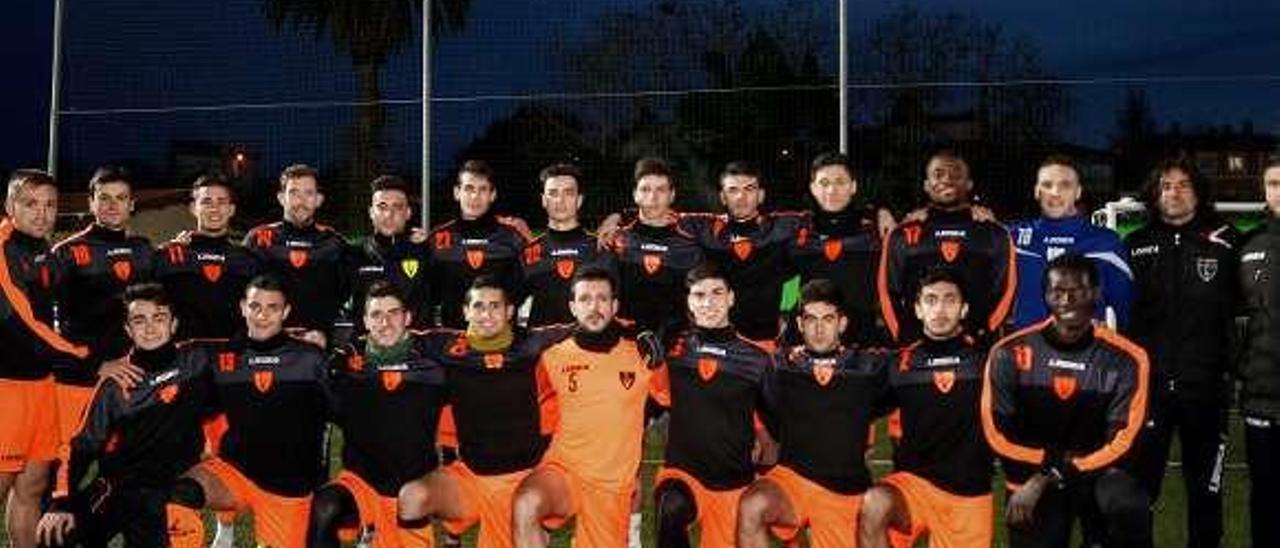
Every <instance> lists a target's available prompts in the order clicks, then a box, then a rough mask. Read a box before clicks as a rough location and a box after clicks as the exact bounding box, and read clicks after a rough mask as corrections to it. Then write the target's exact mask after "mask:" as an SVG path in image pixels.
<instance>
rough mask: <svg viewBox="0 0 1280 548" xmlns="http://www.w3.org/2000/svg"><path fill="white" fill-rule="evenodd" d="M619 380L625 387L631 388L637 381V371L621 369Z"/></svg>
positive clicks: (626, 388)
mask: <svg viewBox="0 0 1280 548" xmlns="http://www.w3.org/2000/svg"><path fill="white" fill-rule="evenodd" d="M618 382H620V383H622V388H623V389H625V390H631V387H632V386H633V385H635V383H636V372H635V371H619V372H618Z"/></svg>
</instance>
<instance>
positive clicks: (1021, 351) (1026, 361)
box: [1013, 344, 1033, 371]
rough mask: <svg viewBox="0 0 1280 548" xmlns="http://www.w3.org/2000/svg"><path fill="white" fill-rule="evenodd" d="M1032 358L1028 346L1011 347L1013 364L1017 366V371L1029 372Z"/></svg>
mask: <svg viewBox="0 0 1280 548" xmlns="http://www.w3.org/2000/svg"><path fill="white" fill-rule="evenodd" d="M1032 358H1033V355H1032V353H1031V347H1030V346H1027V345H1025V344H1020V345H1018V346H1015V347H1013V364H1014V365H1015V366H1017V368H1018V371H1030V370H1031V359H1032Z"/></svg>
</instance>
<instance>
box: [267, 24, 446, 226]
mask: <svg viewBox="0 0 1280 548" xmlns="http://www.w3.org/2000/svg"><path fill="white" fill-rule="evenodd" d="M263 1H264V4H263V10H264V12H265V13H266V15H267V18H268V19H269V20H270V21H271V23H272V24H273V25H274V26H275V27H276V29H277V30H283V29H284V28H286V27H292V28H294V29H297V30H307V31H312V32H314V34H315V36H316V37H317V38H319V37H322V36H324V35H326V34H327V35H328V36H329V38H330V39H331V40H332V41H333V45H334V46H335V47H336V48H337V49H338V50H339V51H341V52H343V53H345V54H347V55H350V56H351V61H352V64H353V65H354V66H355V70H356V77H357V82H358V86H359V90H360V91H359V93H360V104H359V107H358V109H359V111H358V115H357V119H356V124H355V143H354V144H355V156H354V158H353V160H354V161H353V162H352V163H351V165H350V166H349V169H350V174H349V175H350V180H351V181H355V182H356V184H363V183H365V182H368V181H369V180H370V179H372V178H373V176H374V175H375V174H376V173H377V172H378V171H379V169H380V163H381V158H380V153H381V150H380V149H381V145H380V139H379V137H380V134H381V132H382V126H383V121H384V120H383V111H382V104H381V102H380V101H379V99H381V97H380V83H379V73H380V70H381V68H382V65H383V64H384V63H386V61H387V58H388V57H390V56H391V55H392V54H395V53H396V52H398V51H399V50H400V49H401V48H403V47H405V46H406V45H408V44H412V43H414V27H415V23H416V22H417V21H418V20H419V19H420V14H421V13H422V11H421V10H422V6H423V2H427V5H429V6H430V9H431V10H432V11H431V23H432V24H431V31H432V32H431V36H432V37H433V39H434V38H435V37H438V36H440V35H442V34H446V33H451V32H458V31H460V30H462V29H463V28H464V27H465V26H466V14H467V11H468V9H469V8H470V6H471V0H434V1H433V0H263ZM361 194H363V193H359V192H353V193H351V194H350V195H349V196H348V197H349V198H355V197H359V196H361ZM342 203H343V204H346V205H347V208H346V209H347V210H348V211H346V212H344V213H350V212H351V211H352V210H354V211H356V212H357V213H356V215H357V217H356V218H357V219H358V218H359V217H358V215H359V213H358V212H359V211H360V210H361V209H362V208H360V207H359V206H358V204H359V201H358V200H350V199H348V200H342ZM353 206H354V207H353ZM344 216H345V215H344ZM348 220H350V219H348Z"/></svg>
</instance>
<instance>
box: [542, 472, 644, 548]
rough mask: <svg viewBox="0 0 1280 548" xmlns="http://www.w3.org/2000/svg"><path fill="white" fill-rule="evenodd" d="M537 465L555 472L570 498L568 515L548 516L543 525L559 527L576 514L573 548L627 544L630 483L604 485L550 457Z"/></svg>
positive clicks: (619, 547) (632, 488)
mask: <svg viewBox="0 0 1280 548" xmlns="http://www.w3.org/2000/svg"><path fill="white" fill-rule="evenodd" d="M539 469H541V470H546V471H549V472H552V473H556V474H559V475H560V477H561V478H563V479H564V482H565V484H567V485H568V486H569V496H570V497H572V499H573V500H572V503H571V504H572V508H573V509H572V510H570V513H569V515H567V516H555V517H553V518H549V519H547V520H544V522H543V525H545V526H547V527H549V528H551V529H559V528H560V527H562V526H564V523H565V522H566V521H568V520H569V518H570V517H573V516H577V521H576V522H575V524H574V528H573V546H574V547H575V548H577V547H581V548H593V547H597V546H599V547H601V548H609V547H617V548H621V547H625V546H626V545H627V535H628V533H629V531H628V530H627V529H628V528H627V526H628V523H629V520H630V517H631V493H632V491H633V490H634V486H627V487H626V488H625V489H623V490H622V491H614V490H611V489H606V488H604V487H602V486H600V485H596V484H594V483H592V482H590V481H587V480H584V479H582V477H581V476H579V475H577V474H574V473H573V471H572V470H570V469H569V468H568V467H566V466H564V465H562V464H560V463H557V462H554V461H548V462H544V463H543V464H542V465H541V466H539Z"/></svg>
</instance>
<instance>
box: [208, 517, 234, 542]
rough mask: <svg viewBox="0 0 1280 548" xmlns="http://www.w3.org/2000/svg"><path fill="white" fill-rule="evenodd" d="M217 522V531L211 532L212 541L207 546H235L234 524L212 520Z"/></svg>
mask: <svg viewBox="0 0 1280 548" xmlns="http://www.w3.org/2000/svg"><path fill="white" fill-rule="evenodd" d="M214 522H215V523H217V524H218V528H217V530H216V531H217V532H215V533H214V534H213V543H211V544H209V548H235V545H236V525H235V524H234V523H222V522H221V521H218V520H214Z"/></svg>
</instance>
